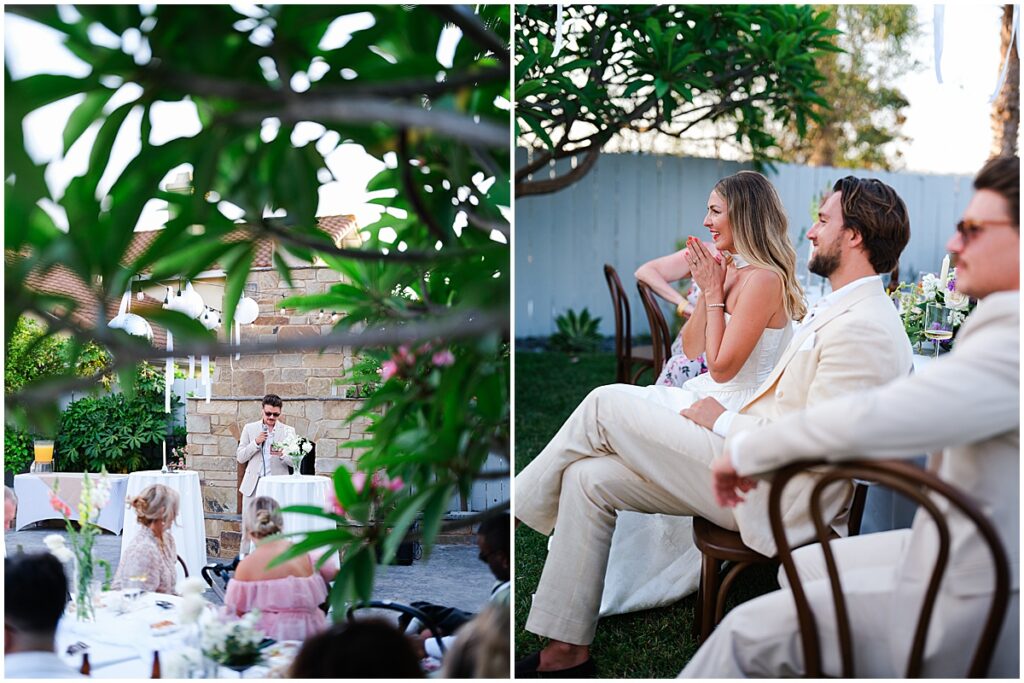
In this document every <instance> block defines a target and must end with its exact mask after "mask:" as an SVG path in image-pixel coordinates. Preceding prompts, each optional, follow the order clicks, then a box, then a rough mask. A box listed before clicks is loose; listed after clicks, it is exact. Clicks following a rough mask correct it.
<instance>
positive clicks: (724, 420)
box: [711, 275, 882, 468]
mask: <svg viewBox="0 0 1024 683" xmlns="http://www.w3.org/2000/svg"><path fill="white" fill-rule="evenodd" d="M873 280H877V281H878V284H881V283H882V276H881V275H868V276H866V277H862V278H858V279H856V280H854V281H853V282H848V283H846V284H845V285H843V286H842V287H840V288H839V289H837V290H835V291H834V292H829V293H828V294H826V295H825V296H823V297H822V298H820V299H818V302H817V303H816V304H814V306H812V307H811V310H810V311H808V312H807V315H806V316H804V319H803V320H801V321H800V323H799V326H798V327H797V328H796V331H795V333H794V335H793V340H792V341H791V342H790V343H791V344H792V343H793V342H795V341H796V339H797V337H799V336H800V329H801V328H802V327H803V326H805V325H808V324H809V323H810V322H811V321H812V320H814V318H815V317H817V316H819V315H821V314H822V313H824V312H825V311H826V310H827V309H828V308H830V307H831V306H833V305H834V304H835V302H837V301H839V300H840V299H842V298H843V297H844V296H846V295H847V294H849V293H850V292H851V291H853V290H854V289H856V288H858V287H860V286H861V285H863V284H866V283H868V282H871V281H873ZM801 343H803V340H801ZM737 415H739V413H738V412H737V411H733V410H727V411H725V412H724V413H722V414H721V415H719V416H718V419H717V420H715V424H714V426H713V427H712V429H711V431H713V432H714V433H715V434H718V435H719V436H720V437H722V438H723V439H724V438H725V437H726V436H728V434H729V428H730V427H732V421H733V420H734V419H735V418H736V416H737ZM745 437H746V434H743V433H742V432H741V433H740V434H737V435H736V436H734V437H733V438H732V443H731V444H729V459H730V460H731V461H732V466H733V467H734V468H735V467H736V464H737V462H738V461H737V460H736V453H737V452H738V451H739V449H740V446H741V445H742V443H743V439H744V438H745Z"/></svg>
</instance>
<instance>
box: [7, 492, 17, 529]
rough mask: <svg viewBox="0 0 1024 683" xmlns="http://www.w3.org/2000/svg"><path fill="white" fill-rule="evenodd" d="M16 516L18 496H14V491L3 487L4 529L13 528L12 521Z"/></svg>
mask: <svg viewBox="0 0 1024 683" xmlns="http://www.w3.org/2000/svg"><path fill="white" fill-rule="evenodd" d="M17 515H18V496H16V495H14V489H12V488H11V487H10V486H5V487H4V529H5V530H6V529H13V528H14V519H15V517H16V516H17Z"/></svg>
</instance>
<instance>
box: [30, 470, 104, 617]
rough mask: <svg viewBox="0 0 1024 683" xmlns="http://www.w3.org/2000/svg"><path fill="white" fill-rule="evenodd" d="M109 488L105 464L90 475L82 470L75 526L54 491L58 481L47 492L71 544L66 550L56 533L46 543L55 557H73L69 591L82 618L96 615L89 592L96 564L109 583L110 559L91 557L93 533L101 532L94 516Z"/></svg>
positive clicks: (68, 510)
mask: <svg viewBox="0 0 1024 683" xmlns="http://www.w3.org/2000/svg"><path fill="white" fill-rule="evenodd" d="M110 488H111V485H110V480H109V479H108V477H107V470H106V468H103V470H102V471H101V472H100V474H99V475H98V476H96V477H90V476H89V473H88V472H86V473H84V474H83V476H82V493H81V496H80V498H79V500H78V529H77V530H76V529H75V527H74V526H73V525H72V524H71V507H70V506H69V505H68V504H67V503H65V502H64V501H63V500H61V498H60V496H59V495H58V492H57V489H58V485H57V484H54V486H53V491H51V493H50V505H51V506H52V507H53V509H54V510H56V511H57V512H59V513H60V515H61V517H63V518H64V526H65V528H66V529H67V534H68V535H67V537H68V541H70V543H71V548H70V551H68V548H67V546H66V545H65V544H64V542H63V539H62V540H61V542H60V543H57V541H56V538H59V536H56V534H53V535H51V536H48V537H47V541H46V545H47V547H48V548H50V552H51V553H53V554H54V555H55V556H56V557H57V559H58V560H61V561H62V562H67V560H68V559H73V561H74V570H73V578H72V580H71V583H72V595H73V596H74V600H75V614H76V615H77V616H78V619H80V620H83V621H84V620H91V619H93V618H95V609H94V606H93V603H92V598H93V595H92V593H93V575H94V573H95V568H96V566H97V565H99V566H100V567H102V568H103V573H104V580H103V587H104V588H107V587H109V585H110V579H111V571H110V563H109V562H107V561H106V560H104V559H101V558H94V557H93V545H94V544H95V542H96V537H97V536H98V535H99V534H100V528H99V526H97V524H96V520H97V519H98V518H99V516H100V511H101V510H102V509H103V508H104V507H105V506H106V505H107V503H108V502H109V501H110ZM55 537H56V538H55ZM69 552H70V555H69Z"/></svg>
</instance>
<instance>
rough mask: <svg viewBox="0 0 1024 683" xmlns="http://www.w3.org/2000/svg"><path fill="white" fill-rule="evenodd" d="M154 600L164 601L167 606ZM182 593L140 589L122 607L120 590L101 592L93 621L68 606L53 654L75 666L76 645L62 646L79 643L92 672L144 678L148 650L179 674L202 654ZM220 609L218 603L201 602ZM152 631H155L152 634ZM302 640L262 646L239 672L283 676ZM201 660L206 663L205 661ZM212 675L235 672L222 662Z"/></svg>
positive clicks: (149, 663) (166, 670)
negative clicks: (185, 619)
mask: <svg viewBox="0 0 1024 683" xmlns="http://www.w3.org/2000/svg"><path fill="white" fill-rule="evenodd" d="M157 601H160V602H165V603H170V605H171V606H170V608H169V609H164V608H162V607H159V606H158V605H157V604H156V603H157ZM181 602H182V599H181V598H179V597H178V596H176V595H166V594H164V593H144V594H143V595H142V596H141V597H140V598H138V600H137V601H136V603H135V604H134V605H131V606H129V608H128V610H127V611H125V612H123V613H122V611H121V607H122V605H123V601H122V598H121V592H120V591H110V592H106V593H102V594H101V595H100V597H99V598H98V601H97V603H96V619H95V621H89V622H80V621H78V619H77V618H76V616H75V614H74V612H73V611H72V610H73V607H72V608H70V609H69V611H68V612H67V613H66V614H65V615H64V617H62V618H61V620H60V624H59V625H58V627H57V637H56V644H57V654H58V655H60V657H61V659H63V660H64V663H65V664H67V665H68V666H70V667H71V668H73V669H74V670H76V671H77V670H79V669H80V668H81V666H82V651H79V652H76V653H75V654H70V655H69V654H68V646H70V645H72V644H73V643H85V644H86V645H88V648H87V649H86V650H84V652H88V653H89V666H90V667H91V676H92V677H93V678H132V679H148V678H149V675H150V673H151V672H152V669H153V653H154V652H159V653H160V669H161V675H162V677H164V678H180V677H181V676H184V675H185V674H186V671H185V669H186V668H187V667H188V666H189V664H188V662H192V663H194V664H193V666H194V665H196V664H195V663H198V662H199V661H200V660H201V658H202V656H201V654H200V653H199V652H198V650H197V649H196V647H198V644H197V643H196V642H195V641H194V640H192V639H190V634H191V633H192V632H193V628H194V627H191V626H185V625H182V620H181V613H180V607H181ZM207 609H216V610H220V609H221V608H220V607H212V606H211V607H207ZM162 621H170V622H173V623H174V624H175V626H171V627H168V628H167V629H163V630H161V631H155V630H154V629H152V628H150V626H151V625H152V624H156V623H159V622H162ZM154 632H155V633H157V634H158V635H154ZM301 646H302V643H300V642H298V641H294V640H286V641H283V642H279V643H276V644H274V645H271V646H270V647H268V648H266V649H265V650H264V651H263V656H264V661H263V662H262V663H261V664H258V665H256V666H254V667H252V668H251V669H248V670H246V671H245V674H244V678H268V677H271V678H283V677H284V676H285V674H286V673H287V670H288V668H289V666H290V665H291V662H292V660H293V659H294V658H295V655H296V654H297V653H298V651H299V649H300V648H301ZM207 666H208V667H210V666H211V664H210V663H209V662H208V663H207ZM209 671H210V672H211V673H212V672H215V675H216V677H217V678H239V677H240V676H239V674H238V672H236V671H233V670H231V669H229V668H227V667H223V666H221V667H217V666H215V665H212V670H209Z"/></svg>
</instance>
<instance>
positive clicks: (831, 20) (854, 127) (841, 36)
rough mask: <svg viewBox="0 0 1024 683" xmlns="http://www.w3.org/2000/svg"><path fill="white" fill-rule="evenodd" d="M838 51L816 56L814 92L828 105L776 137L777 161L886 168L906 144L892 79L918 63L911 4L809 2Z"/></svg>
mask: <svg viewBox="0 0 1024 683" xmlns="http://www.w3.org/2000/svg"><path fill="white" fill-rule="evenodd" d="M814 7H815V9H817V10H820V11H823V12H825V11H827V12H828V13H829V14H828V20H827V25H828V26H829V27H830V28H835V29H838V30H839V31H840V32H839V33H837V34H836V35H835V36H834V37H833V40H834V41H835V45H836V47H838V48H840V49H841V50H842V52H826V53H824V54H821V55H819V56H818V57H817V59H816V64H817V66H818V70H819V71H820V72H821V73H822V75H823V76H824V77H825V81H824V82H823V83H822V84H821V85H820V86H819V88H818V93H819V94H820V95H821V96H822V97H823V98H825V100H826V101H828V103H829V104H830V105H831V106H830V107H822V106H815V108H814V110H815V113H816V114H817V117H815V118H812V119H811V120H810V121H809V122H808V123H807V129H806V134H805V135H804V134H801V133H800V131H798V130H797V128H796V126H795V125H793V123H792V122H791V123H790V125H789V126H787V127H786V128H785V130H784V131H783V132H782V133H781V134H780V135H779V142H780V147H781V152H780V154H779V159H780V160H782V161H792V162H796V163H802V164H811V165H813V166H841V167H849V168H875V169H892V168H894V167H895V166H896V165H897V164H898V163H899V160H900V158H901V157H902V150H901V145H902V143H905V142H907V141H908V139H907V137H906V136H905V135H903V133H902V132H901V128H902V126H903V122H904V120H905V118H906V117H905V115H904V113H903V110H904V109H905V108H906V107H907V106H909V104H910V103H909V102H907V100H906V98H905V97H904V96H903V93H902V92H900V90H899V89H898V88H896V87H895V86H894V85H893V84H894V82H895V81H896V80H897V79H898V78H899V77H900V76H902V75H904V74H905V73H907V72H908V71H911V70H913V69H915V68H917V67H918V66H919V65H918V64H917V63H916V62H915V60H914V59H913V57H912V56H911V53H910V47H911V45H912V43H913V40H914V39H915V38H916V37H917V36H918V35H919V34H920V29H919V27H918V24H917V8H916V7H915V6H913V5H815V6H814Z"/></svg>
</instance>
